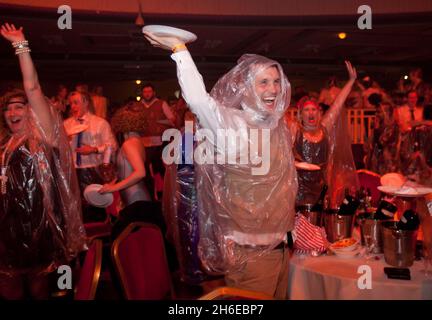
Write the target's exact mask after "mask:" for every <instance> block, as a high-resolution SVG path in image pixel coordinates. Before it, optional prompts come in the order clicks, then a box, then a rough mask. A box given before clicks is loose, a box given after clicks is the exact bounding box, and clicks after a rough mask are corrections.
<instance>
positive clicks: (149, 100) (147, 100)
mask: <svg viewBox="0 0 432 320" xmlns="http://www.w3.org/2000/svg"><path fill="white" fill-rule="evenodd" d="M155 97H156V95H152V96H151V97H150V99H146V98H145V97H143V100H144V102H147V103H149V102H151V101H153V99H154V98H155Z"/></svg>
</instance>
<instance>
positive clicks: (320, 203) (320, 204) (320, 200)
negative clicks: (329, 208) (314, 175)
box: [311, 184, 328, 212]
mask: <svg viewBox="0 0 432 320" xmlns="http://www.w3.org/2000/svg"><path fill="white" fill-rule="evenodd" d="M327 190H328V186H327V185H326V184H324V185H323V187H322V189H321V193H320V195H319V197H318V200H317V201H316V202H315V204H314V205H313V206H312V208H311V211H314V212H322V211H324V209H325V204H324V198H325V196H326V193H327Z"/></svg>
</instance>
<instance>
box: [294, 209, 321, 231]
mask: <svg viewBox="0 0 432 320" xmlns="http://www.w3.org/2000/svg"><path fill="white" fill-rule="evenodd" d="M312 207H313V205H312V204H304V205H301V206H297V207H296V211H297V212H299V213H301V214H302V215H304V216H305V217H306V219H307V220H308V221H309V222H310V223H312V224H313V225H316V226H318V227H322V225H323V221H322V220H323V219H322V212H321V211H312Z"/></svg>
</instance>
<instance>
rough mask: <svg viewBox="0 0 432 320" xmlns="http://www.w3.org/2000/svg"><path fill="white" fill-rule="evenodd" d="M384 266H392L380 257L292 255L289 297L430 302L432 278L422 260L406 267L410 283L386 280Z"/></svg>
mask: <svg viewBox="0 0 432 320" xmlns="http://www.w3.org/2000/svg"><path fill="white" fill-rule="evenodd" d="M385 267H392V266H390V265H388V264H387V263H386V262H385V259H384V255H383V254H375V255H373V256H372V257H371V256H368V257H367V258H366V257H365V255H362V254H359V255H358V256H355V257H349V258H347V257H343V258H342V257H340V256H337V255H331V254H330V255H327V254H323V255H320V256H314V255H310V254H309V255H308V254H293V255H292V257H291V259H290V267H289V286H288V296H289V299H291V300H432V277H430V276H427V275H425V274H424V273H423V272H422V271H423V269H424V263H423V261H422V260H416V261H414V264H413V265H412V266H410V267H409V270H410V276H411V279H410V280H400V279H389V278H388V277H387V275H386V273H385V272H384V268H385ZM368 278H369V279H368ZM366 280H370V283H367V282H365V281H366ZM365 283H366V284H368V285H365Z"/></svg>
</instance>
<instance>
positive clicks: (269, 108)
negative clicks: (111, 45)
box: [145, 32, 297, 299]
mask: <svg viewBox="0 0 432 320" xmlns="http://www.w3.org/2000/svg"><path fill="white" fill-rule="evenodd" d="M145 36H146V37H147V39H148V40H149V41H150V42H151V43H152V44H153V45H155V46H158V47H161V48H163V49H168V50H173V52H174V54H173V55H172V59H173V60H174V61H175V62H176V63H177V75H178V80H179V84H180V86H181V90H182V93H183V97H184V99H185V101H186V103H187V104H188V105H189V107H190V109H191V110H192V112H193V113H195V115H196V116H197V118H198V121H199V127H200V128H201V129H205V130H198V131H197V134H196V136H197V138H198V139H199V140H202V136H203V135H204V136H205V139H203V140H205V141H201V142H200V144H199V145H198V147H197V149H198V150H199V151H202V150H206V151H205V152H203V153H202V154H204V153H205V156H204V157H197V154H200V152H199V151H198V152H196V153H195V154H194V161H195V168H196V172H197V176H196V182H195V183H196V188H197V190H198V207H199V226H200V242H199V253H200V258H201V261H202V263H203V265H204V267H205V269H206V270H207V271H208V272H210V273H224V274H225V280H226V283H227V285H228V286H233V287H238V288H242V289H249V290H255V291H261V292H264V293H266V294H268V295H271V296H274V297H276V298H282V299H283V298H286V292H287V290H286V289H287V285H288V259H289V257H288V250H287V246H286V240H287V239H286V238H287V237H286V235H287V232H288V231H291V230H292V229H293V226H294V200H295V195H296V192H297V177H296V172H295V169H294V165H293V163H294V159H293V155H292V151H291V138H290V136H289V132H288V130H287V127H286V125H285V123H284V121H283V115H284V112H285V109H286V107H287V106H288V105H289V99H290V84H289V82H288V79H287V78H286V77H285V75H284V73H283V71H282V67H281V66H280V65H279V64H278V63H277V62H275V61H272V60H270V59H267V58H265V57H262V56H258V55H244V56H242V57H241V58H240V60H239V62H238V64H237V65H236V66H235V67H234V68H233V69H232V70H231V71H229V72H228V73H227V74H225V75H224V76H223V77H222V78H221V79H220V80H219V81H218V82H217V84H216V85H215V87H214V88H213V90H212V92H211V94H210V95H209V94H208V93H207V92H206V89H205V86H204V83H203V80H202V77H201V75H200V74H199V72H198V70H197V68H196V66H195V64H194V62H193V60H192V58H191V56H190V54H189V52H188V51H187V49H186V46H185V45H184V43H183V42H182V40H180V39H178V38H176V37H159V36H156V35H154V34H151V33H148V32H146V33H145ZM227 130H228V131H227ZM229 130H231V131H229ZM221 135H226V136H225V137H226V138H227V139H223V140H222V139H219V137H220V136H221ZM200 136H201V137H200ZM216 136H217V137H218V138H217V139H216ZM222 141H223V142H222ZM237 142H238V143H237ZM213 150H215V152H214V154H212V151H213ZM245 154H246V155H247V159H245V158H242V156H244V155H245ZM239 155H240V156H239ZM230 157H231V160H232V159H234V158H235V161H228V160H227V159H229V158H230ZM202 158H205V159H202ZM240 158H241V159H240ZM221 159H224V160H225V161H223V160H221Z"/></svg>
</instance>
